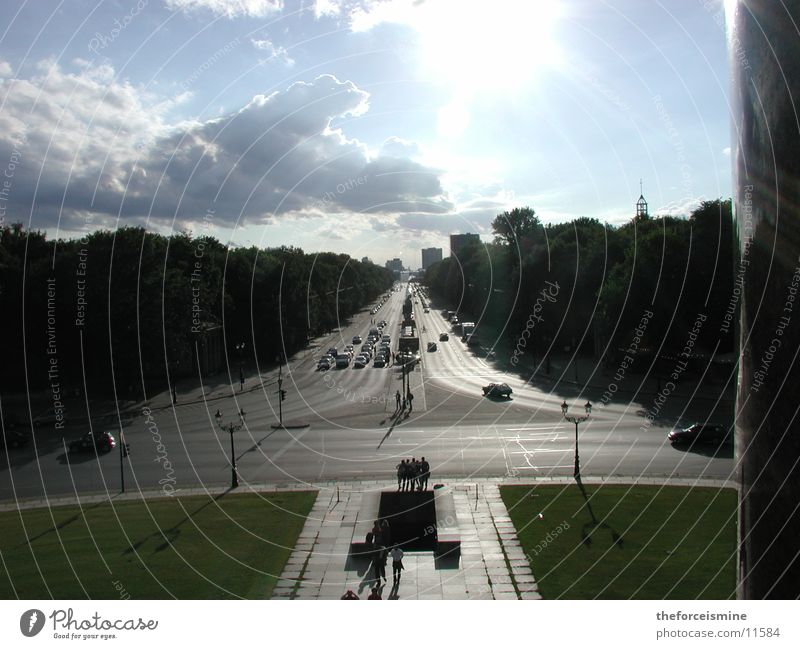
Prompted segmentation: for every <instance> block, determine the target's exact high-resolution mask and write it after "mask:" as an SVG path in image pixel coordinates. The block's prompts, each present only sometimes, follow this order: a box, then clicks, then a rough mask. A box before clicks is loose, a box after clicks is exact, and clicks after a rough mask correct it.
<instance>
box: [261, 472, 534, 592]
mask: <svg viewBox="0 0 800 649" xmlns="http://www.w3.org/2000/svg"><path fill="white" fill-rule="evenodd" d="M364 487H365V488H371V489H382V490H386V491H391V490H394V489H396V488H397V485H396V483H393V482H386V483H380V482H377V483H370V485H369V486H367V485H364ZM451 489H452V492H453V500H454V504H455V512H456V518H457V527H458V532H459V535H460V538H461V556H460V558H450V557H443V558H437V557H435V556H434V553H433V552H432V551H428V552H416V551H408V552H406V553H405V556H404V557H403V565H404V567H405V570H404V571H403V573H402V576H401V578H400V580H399V582H398V584H397V588H396V589H393V582H392V576H391V560H390V561H389V562H388V564H387V570H386V572H387V577H388V578H389V581H388V582H385V583H384V586H383V587H382V589H381V590H382V597H383V599H541V597H540V596H539V593H538V589H537V586H536V582H535V580H534V577H533V575H532V574H531V570H530V566H529V564H528V561H527V559H526V558H525V554H524V553H523V551H522V549H521V547H520V545H519V541H517V533H516V530H515V529H514V524H513V523H512V522H511V518H510V517H509V516H508V512H507V511H506V507H505V504H504V503H503V501H502V499H501V497H500V490H499V488H498V485H497V484H496V483H491V482H488V481H477V482H475V483H458V484H456V485H453V486H451ZM364 493H365V491H364V489H363V488H362V489H358V488H356V489H352V490H347V491H344V490H340V491H339V492H338V495H337V490H335V489H334V490H332V491H328V490H322V491H320V492H319V495H318V497H317V501H316V503H315V504H314V507H313V509H312V510H311V513H310V514H309V517H308V519H307V521H306V524H305V526H304V528H303V531H302V532H301V533H300V537H299V539H298V542H297V545H296V546H295V549H294V551H293V552H292V555H291V557H290V558H289V561H288V562H287V564H286V567H285V568H284V571H283V573H282V574H281V578H280V580H279V581H278V583H277V586H276V588H275V590H274V591H273V599H339V598H340V597H341V596H342V595H343V594H344V593H345V592H346V591H347V590H348V589H351V590H353V592H355V593H356V594H357V595H358V596H359V597H360V598H361V599H366V598H367V596H368V595H369V594H370V592H371V589H372V587H373V586H374V585H376V583H377V582H376V581H375V580H374V578H373V570H372V566H371V563H370V562H369V560H364V559H358V560H354V559H353V558H351V557H349V549H350V543H351V541H352V540H354V539H353V534H354V531H355V529H356V523H357V521H358V516H359V510H360V509H361V502H362V495H363V494H364ZM476 496H477V497H476ZM337 499H338V500H337ZM355 540H361V539H355Z"/></svg>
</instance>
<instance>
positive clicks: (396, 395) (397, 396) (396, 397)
mask: <svg viewBox="0 0 800 649" xmlns="http://www.w3.org/2000/svg"><path fill="white" fill-rule="evenodd" d="M400 399H401V397H400V390H398V391H397V392H395V395H394V400H395V403H396V404H397V410H400Z"/></svg>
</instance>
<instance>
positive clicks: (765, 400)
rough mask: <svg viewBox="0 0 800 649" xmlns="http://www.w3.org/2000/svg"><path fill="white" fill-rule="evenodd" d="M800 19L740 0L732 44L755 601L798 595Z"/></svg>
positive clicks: (743, 567)
mask: <svg viewBox="0 0 800 649" xmlns="http://www.w3.org/2000/svg"><path fill="white" fill-rule="evenodd" d="M797 24H800V0H788V1H786V2H775V1H774V0H739V1H738V2H737V4H736V10H735V14H734V16H733V20H732V26H733V31H732V33H731V37H730V43H729V49H730V56H731V73H732V77H733V82H734V83H733V93H734V94H733V110H734V134H733V137H734V142H733V144H734V145H735V149H736V154H735V157H734V172H735V194H736V195H735V214H736V220H737V224H738V234H739V244H740V252H741V260H740V264H739V265H738V267H737V269H736V278H737V284H736V288H735V289H734V293H733V294H734V296H737V295H740V296H741V319H740V326H741V332H740V333H741V337H740V340H741V365H740V371H739V387H738V395H737V411H738V413H739V416H738V418H737V426H736V454H737V459H738V460H739V462H740V464H739V471H740V488H741V492H740V507H739V539H740V547H739V596H740V597H741V598H747V599H761V598H773V599H795V598H797V597H798V596H800V414H799V413H798V404H800V399H798V393H799V392H800V359H798V350H800V35H798V33H797V31H796V28H795V25H797ZM738 291H741V292H740V293H739V292H738Z"/></svg>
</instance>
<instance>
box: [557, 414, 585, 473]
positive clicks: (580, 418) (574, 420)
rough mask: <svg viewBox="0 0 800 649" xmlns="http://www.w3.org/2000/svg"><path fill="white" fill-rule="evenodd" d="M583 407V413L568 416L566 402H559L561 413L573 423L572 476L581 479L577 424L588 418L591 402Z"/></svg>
mask: <svg viewBox="0 0 800 649" xmlns="http://www.w3.org/2000/svg"><path fill="white" fill-rule="evenodd" d="M583 409H584V410H585V411H586V414H585V415H581V416H570V415H567V410H569V406H568V405H567V402H566V401H564V403H562V404H561V414H563V415H564V419H566V420H567V421H568V422H570V423H573V424H575V471H574V472H573V476H574V477H575V479H576V480H580V479H581V462H580V457H579V455H578V424H581V423H583V422H584V421H586V420H587V419H589V417H590V416H591V414H592V404H591V403H589V402H588V401H587V402H586V405H585V406H583Z"/></svg>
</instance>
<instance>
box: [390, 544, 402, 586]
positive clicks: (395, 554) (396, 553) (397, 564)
mask: <svg viewBox="0 0 800 649" xmlns="http://www.w3.org/2000/svg"><path fill="white" fill-rule="evenodd" d="M401 570H403V551H402V550H401V549H400V546H399V545H395V546H394V547H393V548H392V581H394V582H397V581H400V571H401Z"/></svg>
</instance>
